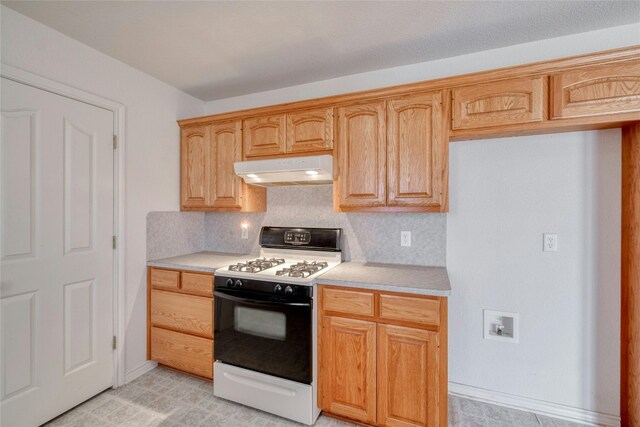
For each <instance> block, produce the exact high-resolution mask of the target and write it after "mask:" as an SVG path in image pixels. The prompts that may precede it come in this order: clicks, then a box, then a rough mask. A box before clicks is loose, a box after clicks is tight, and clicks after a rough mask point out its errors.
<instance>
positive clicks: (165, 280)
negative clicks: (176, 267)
mask: <svg viewBox="0 0 640 427" xmlns="http://www.w3.org/2000/svg"><path fill="white" fill-rule="evenodd" d="M151 287H152V288H155V289H166V290H168V291H177V290H178V288H179V287H180V272H179V271H173V270H159V269H157V268H152V269H151Z"/></svg>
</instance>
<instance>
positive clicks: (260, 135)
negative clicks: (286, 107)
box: [242, 114, 286, 157]
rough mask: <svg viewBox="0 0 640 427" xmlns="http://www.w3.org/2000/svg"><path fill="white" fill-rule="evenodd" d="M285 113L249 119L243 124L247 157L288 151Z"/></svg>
mask: <svg viewBox="0 0 640 427" xmlns="http://www.w3.org/2000/svg"><path fill="white" fill-rule="evenodd" d="M285 128H286V120H285V115H284V114H278V115H275V116H263V117H256V118H252V119H247V120H245V121H244V122H243V125H242V139H243V144H244V156H245V157H260V156H275V155H278V154H283V153H284V152H285V151H286V135H285Z"/></svg>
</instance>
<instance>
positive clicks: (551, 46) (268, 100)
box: [205, 23, 640, 114]
mask: <svg viewBox="0 0 640 427" xmlns="http://www.w3.org/2000/svg"><path fill="white" fill-rule="evenodd" d="M637 44H640V23H637V24H631V25H624V26H620V27H614V28H607V29H603V30H598V31H590V32H587V33H581V34H574V35H570V36H564V37H558V38H555V39H548V40H541V41H536V42H531V43H524V44H519V45H514V46H509V47H503V48H499V49H493V50H486V51H482V52H477V53H472V54H468V55H461V56H457V57H453V58H445V59H440V60H437V61H429V62H421V63H418V64H411V65H403V66H400V67H393V68H386V69H383V70H376V71H370V72H366V73H360V74H353V75H350V76H344V77H337V78H335V79H330V80H323V81H319V82H313V83H307V84H302V85H297V86H290V87H286V88H282V89H275V90H270V91H265V92H258V93H252V94H249V95H243V96H237V97H233V98H225V99H218V100H215V101H210V102H207V103H206V104H205V114H216V113H225V112H228V111H234V110H242V109H245V108H253V107H260V106H264V105H273V104H279V103H284V102H292V101H299V100H302V99H311V98H318V97H322V96H330V95H336V94H341V93H349V92H355V91H359V90H367V89H375V88H380V87H386V86H393V85H398V84H403V83H412V82H419V81H422V80H431V79H435V78H439V77H448V76H453V75H458V74H465V73H472V72H476V71H483V70H492V69H495V68H501V67H508V66H512V65H519V64H528V63H531V62H536V61H545V60H549V59H557V58H564V57H567V56H573V55H581V54H584V53H591V52H598V51H603V50H608V49H616V48H620V47H625V46H633V45H637Z"/></svg>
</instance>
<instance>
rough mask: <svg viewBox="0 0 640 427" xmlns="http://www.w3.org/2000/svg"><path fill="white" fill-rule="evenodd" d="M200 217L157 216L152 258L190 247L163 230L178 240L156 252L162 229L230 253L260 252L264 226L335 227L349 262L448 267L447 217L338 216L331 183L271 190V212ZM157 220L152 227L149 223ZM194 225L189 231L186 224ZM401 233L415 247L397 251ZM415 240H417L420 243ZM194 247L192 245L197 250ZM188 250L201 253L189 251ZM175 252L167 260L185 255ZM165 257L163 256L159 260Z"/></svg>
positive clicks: (150, 251)
mask: <svg viewBox="0 0 640 427" xmlns="http://www.w3.org/2000/svg"><path fill="white" fill-rule="evenodd" d="M196 214H200V215H202V216H201V217H200V221H201V228H200V233H201V234H200V235H198V232H197V230H196V229H197V228H198V227H197V225H195V224H194V222H196V221H197V220H198V219H197V218H195V217H193V218H191V217H189V218H188V219H184V218H181V217H180V216H181V215H185V216H190V215H193V213H191V212H152V213H151V214H149V216H148V218H147V222H148V224H147V230H148V233H147V255H148V256H149V259H154V258H151V257H150V255H152V254H158V253H163V254H167V253H170V252H172V250H173V252H175V251H178V250H183V249H185V248H186V247H185V240H186V238H176V237H175V236H176V234H177V232H166V231H164V232H162V233H161V234H163V235H165V236H167V235H169V236H173V238H172V239H171V240H170V242H169V244H170V245H173V246H174V247H172V248H171V250H168V249H157V248H156V246H163V245H164V246H166V245H167V242H162V241H159V240H160V239H158V238H156V237H155V236H152V235H151V234H152V233H149V230H150V229H151V228H152V229H153V230H158V229H159V228H160V227H163V228H177V229H180V230H182V231H184V230H185V229H186V231H188V234H189V236H191V237H192V238H193V240H194V241H196V242H197V241H201V243H200V245H201V246H200V249H199V250H206V251H219V252H231V253H250V252H257V250H258V238H259V234H260V228H261V227H262V226H266V225H270V226H287V227H292V226H293V227H297V226H299V227H332V228H342V229H343V231H344V237H343V239H344V241H343V254H344V255H343V256H344V259H345V260H358V261H369V262H385V263H393V264H414V265H431V266H444V265H445V261H446V259H445V257H446V230H447V222H446V214H425V213H400V214H397V213H395V214H386V213H350V214H348V213H336V212H334V211H333V188H332V186H331V185H319V186H304V187H302V186H300V187H294V186H291V187H270V188H269V189H268V193H267V211H266V212H262V213H237V212H210V213H206V214H202V213H196ZM151 222H153V227H150V226H149V223H151ZM186 224H189V227H187V226H186ZM242 224H246V225H247V231H248V239H242V238H241V232H242ZM402 230H412V235H413V236H412V237H413V240H414V244H413V245H412V246H411V247H405V248H403V250H402V251H398V250H397V240H398V238H397V237H398V236H399V235H400V231H402ZM415 242H418V244H416V243H415ZM196 246H197V245H196V244H192V245H191V246H190V247H196ZM189 252H197V251H196V250H190V251H189ZM183 253H188V252H181V253H172V254H169V255H163V256H162V257H168V256H175V255H181V254H183ZM155 258H160V257H155Z"/></svg>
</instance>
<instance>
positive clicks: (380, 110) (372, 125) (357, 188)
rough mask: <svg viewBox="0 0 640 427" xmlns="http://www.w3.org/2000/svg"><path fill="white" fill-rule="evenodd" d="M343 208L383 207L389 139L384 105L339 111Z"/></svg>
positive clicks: (354, 106) (340, 174) (340, 197)
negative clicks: (386, 130)
mask: <svg viewBox="0 0 640 427" xmlns="http://www.w3.org/2000/svg"><path fill="white" fill-rule="evenodd" d="M337 144H338V157H339V160H338V169H339V170H338V179H339V181H340V184H339V185H340V187H339V188H340V190H339V202H338V203H339V206H340V208H347V209H348V208H354V207H355V208H357V207H376V206H384V205H385V203H386V201H387V197H386V176H387V138H386V132H385V111H384V101H380V102H373V103H369V104H360V105H350V106H346V107H341V108H339V109H338V141H337Z"/></svg>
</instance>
